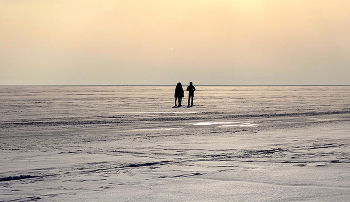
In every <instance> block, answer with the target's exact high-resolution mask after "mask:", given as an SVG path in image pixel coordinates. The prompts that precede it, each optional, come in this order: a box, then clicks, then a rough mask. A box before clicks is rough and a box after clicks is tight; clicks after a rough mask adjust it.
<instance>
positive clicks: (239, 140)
mask: <svg viewBox="0 0 350 202" xmlns="http://www.w3.org/2000/svg"><path fill="white" fill-rule="evenodd" d="M174 89H175V85H174V86H0V103H1V108H0V114H1V116H0V140H1V141H0V155H1V158H0V201H349V200H350V172H349V170H350V124H349V123H350V86H196V89H197V91H196V92H195V100H194V106H193V107H191V108H187V107H179V108H173V104H174V98H173V95H174ZM186 99H187V95H186V94H185V98H184V104H186V103H187V100H186Z"/></svg>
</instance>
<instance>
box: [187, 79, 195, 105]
mask: <svg viewBox="0 0 350 202" xmlns="http://www.w3.org/2000/svg"><path fill="white" fill-rule="evenodd" d="M195 90H196V88H195V87H194V86H193V85H192V82H190V85H189V86H187V91H188V107H192V106H193V96H194V91H195ZM190 104H191V105H190Z"/></svg>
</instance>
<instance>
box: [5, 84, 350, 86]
mask: <svg viewBox="0 0 350 202" xmlns="http://www.w3.org/2000/svg"><path fill="white" fill-rule="evenodd" d="M186 85H187V84H186ZM0 86H176V84H174V85H170V84H0ZM195 86H350V84H343V85H342V84H291V85H289V84H253V85H252V84H238V85H237V84H232V85H231V84H212V85H208V84H196V85H195Z"/></svg>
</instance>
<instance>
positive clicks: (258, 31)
mask: <svg viewBox="0 0 350 202" xmlns="http://www.w3.org/2000/svg"><path fill="white" fill-rule="evenodd" d="M349 36H350V1H348V0H293V1H291V0H99V1H96V0H50V1H48V0H30V1H28V0H0V39H1V40H0V85H7V84H9V85H12V84H14V85H16V84H67V85H68V84H77V85H79V84H87V85H88V84H91V85H94V84H106V85H118V84H123V85H124V84H131V85H132V84H134V85H138V84H141V85H147V84H152V85H157V84H159V85H163V84H168V85H173V84H174V85H175V84H176V83H177V82H179V81H181V82H183V83H188V82H189V81H193V82H194V83H195V84H198V85H199V84H201V85H215V84H216V85H337V84H338V85H350V79H349V75H350V57H349V55H350V37H349Z"/></svg>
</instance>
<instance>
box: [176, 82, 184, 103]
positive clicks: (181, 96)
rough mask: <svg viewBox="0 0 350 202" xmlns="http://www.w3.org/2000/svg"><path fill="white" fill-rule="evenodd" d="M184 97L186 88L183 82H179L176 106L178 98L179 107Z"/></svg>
mask: <svg viewBox="0 0 350 202" xmlns="http://www.w3.org/2000/svg"><path fill="white" fill-rule="evenodd" d="M183 97H184V90H183V89H182V85H181V83H180V82H179V83H177V85H176V88H175V106H176V100H177V101H178V104H179V105H178V107H181V106H182V105H181V101H182V98H183Z"/></svg>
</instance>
